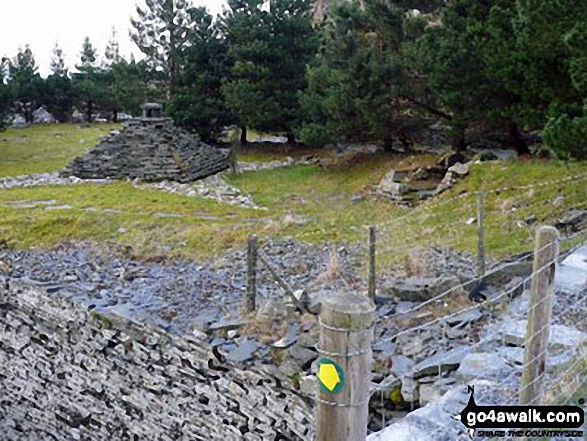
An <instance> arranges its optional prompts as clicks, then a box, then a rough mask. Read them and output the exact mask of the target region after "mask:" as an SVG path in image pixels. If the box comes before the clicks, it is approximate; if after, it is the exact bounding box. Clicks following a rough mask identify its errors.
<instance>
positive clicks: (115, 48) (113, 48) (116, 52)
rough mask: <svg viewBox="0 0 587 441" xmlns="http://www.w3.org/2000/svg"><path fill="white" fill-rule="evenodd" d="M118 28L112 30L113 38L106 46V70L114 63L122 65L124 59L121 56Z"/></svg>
mask: <svg viewBox="0 0 587 441" xmlns="http://www.w3.org/2000/svg"><path fill="white" fill-rule="evenodd" d="M116 34H117V33H116V28H114V27H113V28H112V36H111V37H110V40H109V41H108V44H107V45H106V51H105V53H104V57H105V61H104V66H103V67H104V68H110V67H111V66H112V64H114V63H120V62H121V61H122V57H121V56H120V44H119V43H118V39H117V36H116Z"/></svg>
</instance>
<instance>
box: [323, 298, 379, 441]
mask: <svg viewBox="0 0 587 441" xmlns="http://www.w3.org/2000/svg"><path fill="white" fill-rule="evenodd" d="M374 312H375V304H374V303H373V301H372V300H371V299H370V298H369V297H367V296H364V295H360V294H351V293H344V294H336V295H333V296H331V297H329V298H327V299H326V300H325V301H324V303H323V305H322V311H321V314H320V346H319V353H320V355H321V358H320V359H319V360H318V363H319V364H318V372H317V376H318V381H317V386H316V388H317V391H316V401H317V404H318V407H317V418H316V422H317V428H316V434H317V435H316V441H335V440H336V441H365V439H366V437H367V423H368V419H369V398H370V395H371V393H370V386H371V367H372V364H373V354H372V352H371V342H372V341H373V322H374Z"/></svg>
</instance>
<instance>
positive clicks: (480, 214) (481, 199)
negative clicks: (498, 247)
mask: <svg viewBox="0 0 587 441" xmlns="http://www.w3.org/2000/svg"><path fill="white" fill-rule="evenodd" d="M484 275H485V195H484V193H483V192H482V191H480V192H479V193H477V276H479V277H481V276H484Z"/></svg>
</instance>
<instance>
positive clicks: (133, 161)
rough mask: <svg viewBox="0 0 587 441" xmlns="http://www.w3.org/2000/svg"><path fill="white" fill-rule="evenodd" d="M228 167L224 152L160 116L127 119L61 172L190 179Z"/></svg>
mask: <svg viewBox="0 0 587 441" xmlns="http://www.w3.org/2000/svg"><path fill="white" fill-rule="evenodd" d="M228 167H229V162H228V158H227V155H226V154H225V153H223V152H222V151H220V150H218V149H215V148H213V147H211V146H209V145H207V144H205V143H203V142H202V141H200V140H198V139H196V138H194V137H193V136H192V135H191V134H190V133H189V132H187V131H186V130H184V129H181V128H179V127H175V126H174V125H173V123H172V122H171V120H169V119H165V118H161V119H156V120H153V119H146V120H140V119H139V120H133V121H131V122H129V123H128V124H127V125H126V126H125V127H124V128H123V129H122V130H121V131H120V132H113V133H112V134H111V135H110V136H107V137H105V138H103V139H102V140H101V141H100V143H98V145H97V146H96V147H94V148H93V149H92V150H90V151H89V152H88V153H87V154H86V155H84V156H81V157H79V158H76V159H74V160H73V162H72V163H71V164H70V165H69V166H68V167H66V168H65V169H63V170H62V171H61V173H60V174H61V176H63V177H69V176H76V177H78V178H82V179H104V178H113V179H124V178H130V179H135V178H138V179H140V180H143V181H146V182H156V181H163V180H169V181H177V182H191V181H196V180H198V179H204V178H206V177H208V176H211V175H214V174H216V173H219V172H221V171H224V170H227V169H228Z"/></svg>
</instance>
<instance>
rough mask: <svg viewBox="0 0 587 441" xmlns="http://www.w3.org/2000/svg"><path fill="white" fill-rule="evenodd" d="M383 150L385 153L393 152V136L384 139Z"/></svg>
mask: <svg viewBox="0 0 587 441" xmlns="http://www.w3.org/2000/svg"><path fill="white" fill-rule="evenodd" d="M383 151H384V152H385V153H393V138H392V137H388V138H385V139H384V140H383Z"/></svg>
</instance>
